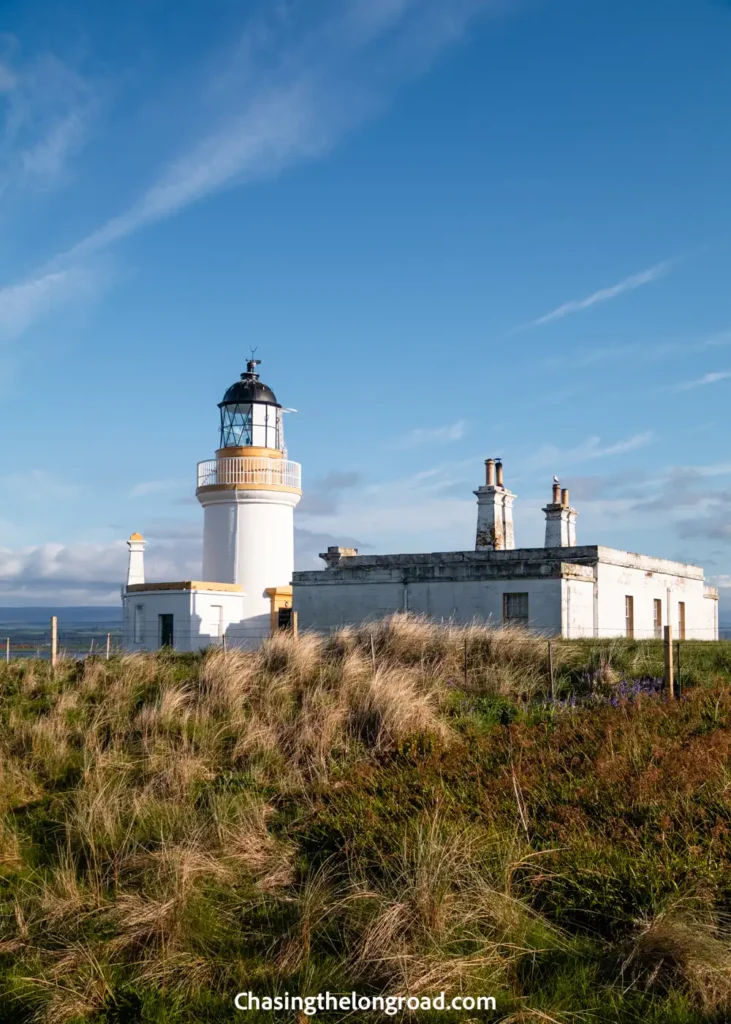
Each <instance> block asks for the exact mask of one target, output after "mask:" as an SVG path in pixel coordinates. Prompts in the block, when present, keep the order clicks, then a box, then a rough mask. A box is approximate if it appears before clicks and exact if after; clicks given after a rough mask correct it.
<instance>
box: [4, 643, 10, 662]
mask: <svg viewBox="0 0 731 1024" xmlns="http://www.w3.org/2000/svg"><path fill="white" fill-rule="evenodd" d="M5 660H6V661H10V637H8V638H7V640H6V641H5Z"/></svg>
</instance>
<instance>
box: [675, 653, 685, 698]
mask: <svg viewBox="0 0 731 1024" xmlns="http://www.w3.org/2000/svg"><path fill="white" fill-rule="evenodd" d="M675 646H676V647H677V649H678V681H677V683H676V689H677V691H678V696H680V695H681V693H682V692H683V677H682V675H681V671H680V640H678V642H677V644H676V645H675Z"/></svg>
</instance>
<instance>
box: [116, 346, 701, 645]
mask: <svg viewBox="0 0 731 1024" xmlns="http://www.w3.org/2000/svg"><path fill="white" fill-rule="evenodd" d="M257 365H258V360H250V361H249V363H248V366H247V370H246V373H243V374H241V379H240V380H239V381H237V382H236V383H235V384H234V385H232V387H230V388H229V389H228V391H227V392H226V394H225V395H224V397H223V401H222V402H221V403H220V404H219V409H220V440H219V448H218V450H217V452H216V457H215V459H211V460H209V461H206V462H200V463H198V486H197V489H196V496H197V498H198V500H199V502H200V503H201V505H202V506H203V511H204V521H203V567H202V571H201V580H184V581H177V582H172V583H148V582H147V581H146V580H145V573H144V564H143V553H144V546H145V542H144V540H143V538H142V536H141V535H140V534H138V533H134V534H132V536H131V537H130V539H129V541H128V545H129V552H130V554H129V571H128V576H127V584H126V586H125V587H124V588H123V590H122V602H123V605H124V644H125V647H126V648H127V649H128V650H149V649H153V648H157V647H161V646H174V647H176V648H178V649H179V650H196V649H199V648H200V647H204V646H207V645H208V644H211V643H216V644H218V643H221V641H222V638H223V637H224V635H225V636H226V638H227V639H228V641H229V642H230V643H231V644H232V645H237V646H246V647H253V646H257V645H258V644H260V643H261V640H262V639H263V638H264V637H265V636H267V635H269V634H270V632H271V631H272V630H275V629H277V628H280V627H281V626H282V625H286V624H288V623H289V621H290V615H291V613H292V611H294V612H296V613H297V617H298V623H299V628H300V629H313V630H318V631H329V630H332V629H335V628H337V627H339V626H342V625H346V624H348V623H357V622H362V621H363V620H365V619H371V618H376V617H381V616H383V615H388V614H391V613H393V612H397V611H408V612H413V613H419V614H424V615H428V616H430V617H431V618H434V619H437V620H450V619H451V620H454V621H457V622H471V621H473V620H475V619H477V620H480V621H490V622H494V623H496V624H498V623H502V622H520V623H524V624H525V625H527V626H529V627H530V628H532V629H536V630H541V631H544V632H546V633H549V634H556V635H560V636H564V637H574V638H578V637H610V636H636V637H638V638H643V637H653V636H658V637H659V636H661V635H662V632H663V627H664V626H665V625H671V626H672V627H673V631H674V635H675V636H677V637H679V638H680V639H685V638H687V639H705V640H715V639H718V591H717V590H716V589H715V588H713V587H709V586H707V585H706V583H705V579H704V575H703V569H702V568H700V567H699V566H696V565H688V564H685V563H682V562H672V561H668V560H667V559H662V558H653V557H650V556H648V555H639V554H635V553H633V552H629V551H618V550H615V549H613V548H606V547H601V546H595V545H579V544H577V541H576V519H577V514H578V513H577V511H576V509H574V508H572V506H571V504H570V502H569V492H568V490H566V489H565V488H563V489H562V488H561V486H560V484H559V482H558V480H557V478H555V477H554V483H553V492H552V495H551V501H550V502H548V503H547V505H546V507H545V508H544V510H543V511H544V513H545V516H546V534H545V546H544V547H542V548H516V547H515V533H514V527H513V503H514V501H515V495H514V494H513V493H512V492H511V491H510V490H508V488H507V487H506V486H505V483H504V475H503V474H504V470H503V465H502V462H501V461H500V460H495V459H487V460H486V463H485V483H484V484H483V485H482V486H481V487H479V488H478V489H477V490H476V491H475V492H474V493H475V495H476V497H477V525H476V536H475V548H474V550H472V551H447V552H437V553H430V554H395V555H359V554H358V552H357V551H356V550H354V549H350V548H342V547H331V548H329V549H328V551H327V552H325V553H324V554H322V555H321V556H320V557H321V558H322V559H323V560H324V562H325V565H326V568H324V569H320V570H315V571H308V572H294V509H295V507H296V506H297V503H298V502H299V500H300V497H301V495H302V491H301V486H300V485H301V468H300V465H299V463H296V462H291V461H289V459H288V458H287V450H286V447H285V444H284V432H283V425H282V413H283V411H284V410H283V409H282V406H281V405H280V404H279V402H278V401H277V399H276V397H275V395H274V392H273V391H272V390H271V389H270V388H268V387H267V386H266V385H265V384H263V383H262V382H261V381H260V380H259V375H258V373H257V372H256V367H257Z"/></svg>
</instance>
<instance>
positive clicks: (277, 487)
mask: <svg viewBox="0 0 731 1024" xmlns="http://www.w3.org/2000/svg"><path fill="white" fill-rule="evenodd" d="M210 491H286V492H287V493H288V494H302V491H301V490H300V488H299V487H287V485H286V484H206V485H205V486H204V487H198V488H197V490H196V492H195V493H196V494H208V493H209V492H210Z"/></svg>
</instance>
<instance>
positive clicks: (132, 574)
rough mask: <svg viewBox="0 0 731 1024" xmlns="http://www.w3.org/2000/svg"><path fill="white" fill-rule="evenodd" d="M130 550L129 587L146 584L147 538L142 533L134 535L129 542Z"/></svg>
mask: <svg viewBox="0 0 731 1024" xmlns="http://www.w3.org/2000/svg"><path fill="white" fill-rule="evenodd" d="M127 547H128V548H129V565H128V568H127V586H128V587H131V586H133V585H134V584H137V583H144V582H145V538H144V537H143V536H142V534H141V533H133V534H132V536H131V537H130V539H129V540H128V541H127Z"/></svg>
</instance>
